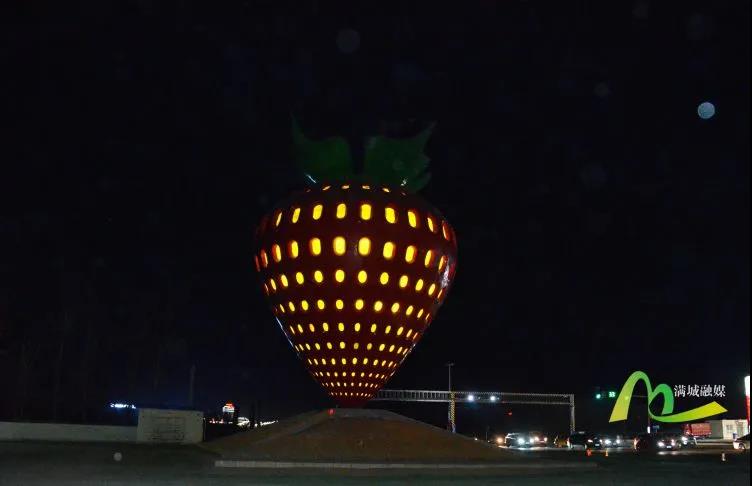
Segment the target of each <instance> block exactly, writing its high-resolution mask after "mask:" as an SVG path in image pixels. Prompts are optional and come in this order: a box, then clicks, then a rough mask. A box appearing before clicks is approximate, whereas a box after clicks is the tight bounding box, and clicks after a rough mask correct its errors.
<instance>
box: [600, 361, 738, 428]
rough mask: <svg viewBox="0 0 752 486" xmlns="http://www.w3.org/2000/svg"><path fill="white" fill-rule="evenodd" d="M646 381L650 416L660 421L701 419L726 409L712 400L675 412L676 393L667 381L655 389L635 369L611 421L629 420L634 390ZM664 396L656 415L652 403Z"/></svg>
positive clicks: (621, 394)
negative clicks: (639, 383)
mask: <svg viewBox="0 0 752 486" xmlns="http://www.w3.org/2000/svg"><path fill="white" fill-rule="evenodd" d="M640 381H642V382H644V383H645V387H646V388H647V390H648V414H650V418H651V419H653V420H656V421H658V422H667V423H676V422H691V421H692V420H699V419H703V418H707V417H712V416H713V415H718V414H719V413H723V412H725V411H726V409H725V408H723V407H722V406H721V405H720V404H719V403H718V402H711V403H708V404H706V405H703V406H701V407H697V408H693V409H692V410H687V411H686V412H679V413H673V412H674V394H673V393H672V392H671V387H669V386H668V385H666V384H665V383H661V384H660V385H658V386H657V387H655V389H653V387H652V386H651V385H650V378H648V375H646V374H645V373H644V372H642V371H635V372H634V373H632V374H631V375H630V376H629V378H627V382H626V383H624V386H623V387H622V388H621V391H620V392H619V396H618V397H617V398H616V404H615V405H614V409H613V411H612V412H611V418H610V419H609V422H619V421H622V420H627V414H628V412H629V402H630V401H631V400H632V391H633V390H634V387H635V385H637V383H638V382H640ZM659 395H661V396H663V409H662V410H661V414H660V415H654V414H653V412H652V411H651V410H650V404H651V403H652V402H653V400H655V398H656V397H657V396H659Z"/></svg>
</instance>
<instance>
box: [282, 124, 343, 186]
mask: <svg viewBox="0 0 752 486" xmlns="http://www.w3.org/2000/svg"><path fill="white" fill-rule="evenodd" d="M292 141H293V150H294V153H293V156H294V158H295V162H296V163H297V164H298V167H299V168H300V170H301V171H302V172H303V174H304V175H305V176H306V179H307V180H308V182H309V183H311V184H318V183H319V182H321V181H329V182H335V181H336V182H341V181H345V180H349V179H351V178H352V176H353V172H352V162H351V160H350V146H349V145H348V143H347V140H345V139H344V138H342V137H331V138H327V139H325V140H310V139H309V138H308V137H306V136H305V134H303V131H302V130H301V129H300V126H299V125H298V122H297V120H295V118H294V117H293V119H292Z"/></svg>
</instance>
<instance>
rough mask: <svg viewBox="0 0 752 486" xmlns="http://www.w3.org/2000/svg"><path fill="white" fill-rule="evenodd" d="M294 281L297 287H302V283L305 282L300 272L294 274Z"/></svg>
mask: <svg viewBox="0 0 752 486" xmlns="http://www.w3.org/2000/svg"><path fill="white" fill-rule="evenodd" d="M295 281H296V282H298V285H303V282H305V277H304V276H303V273H302V272H295Z"/></svg>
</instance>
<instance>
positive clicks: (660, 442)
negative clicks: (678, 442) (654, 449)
mask: <svg viewBox="0 0 752 486" xmlns="http://www.w3.org/2000/svg"><path fill="white" fill-rule="evenodd" d="M658 447H666V443H665V442H663V441H662V440H659V441H658Z"/></svg>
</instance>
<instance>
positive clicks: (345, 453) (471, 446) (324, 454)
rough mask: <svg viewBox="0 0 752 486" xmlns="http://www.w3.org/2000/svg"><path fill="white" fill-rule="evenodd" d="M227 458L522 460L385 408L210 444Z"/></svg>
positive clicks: (316, 415)
mask: <svg viewBox="0 0 752 486" xmlns="http://www.w3.org/2000/svg"><path fill="white" fill-rule="evenodd" d="M204 447H205V448H207V449H209V450H211V451H213V452H216V453H218V454H220V455H221V456H222V457H223V458H224V459H245V460H266V461H269V460H273V461H327V462H329V461H331V462H422V463H430V462H446V461H452V462H488V461H518V460H522V459H523V458H521V457H520V456H519V455H517V454H513V453H510V452H509V451H505V450H502V449H499V448H498V447H493V446H491V445H489V444H486V443H484V442H480V441H475V440H472V439H469V438H467V437H464V436H461V435H457V434H451V433H449V432H447V431H445V430H443V429H440V428H438V427H434V426H432V425H428V424H425V423H423V422H418V421H416V420H412V419H409V418H406V417H403V416H401V415H398V414H396V413H393V412H388V411H384V410H359V409H335V410H333V413H331V414H330V412H329V411H322V412H312V413H306V414H302V415H297V416H295V417H292V418H290V419H287V420H284V421H282V422H279V423H276V424H273V425H269V426H266V427H263V428H260V429H256V430H251V431H248V432H242V433H239V434H235V435H233V436H230V437H223V438H221V439H217V440H214V441H211V442H208V443H206V444H204Z"/></svg>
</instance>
